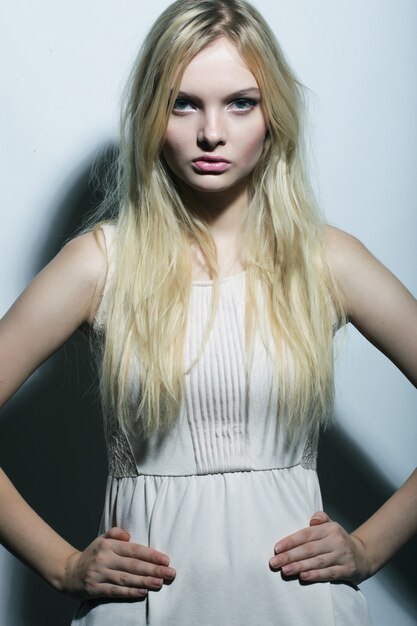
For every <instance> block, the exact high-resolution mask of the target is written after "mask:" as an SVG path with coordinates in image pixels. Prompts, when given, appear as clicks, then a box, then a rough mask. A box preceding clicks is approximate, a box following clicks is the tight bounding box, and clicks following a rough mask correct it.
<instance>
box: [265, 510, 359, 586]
mask: <svg viewBox="0 0 417 626" xmlns="http://www.w3.org/2000/svg"><path fill="white" fill-rule="evenodd" d="M269 564H270V567H271V569H273V570H278V569H280V570H281V572H282V573H283V574H284V575H285V576H298V577H299V578H300V579H301V580H303V581H306V582H325V581H336V580H344V581H346V582H349V583H354V584H357V583H359V582H361V581H363V580H365V578H367V577H368V576H369V567H368V564H367V557H366V549H365V546H364V544H363V543H362V541H361V540H360V539H359V538H358V537H355V535H349V534H348V533H347V532H346V531H345V530H344V529H343V528H342V526H340V524H337V523H336V522H332V521H331V520H330V518H329V516H328V515H327V514H326V513H324V512H323V511H318V512H317V513H314V515H313V516H312V518H311V519H310V527H309V528H303V529H302V530H299V531H298V532H296V533H294V534H292V535H289V536H288V537H285V538H284V539H281V540H280V541H278V542H277V543H276V544H275V556H274V557H273V558H272V559H271V560H270V562H269Z"/></svg>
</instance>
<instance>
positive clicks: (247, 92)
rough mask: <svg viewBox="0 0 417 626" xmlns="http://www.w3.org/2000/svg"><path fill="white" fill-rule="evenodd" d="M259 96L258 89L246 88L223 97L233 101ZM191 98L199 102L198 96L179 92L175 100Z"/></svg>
mask: <svg viewBox="0 0 417 626" xmlns="http://www.w3.org/2000/svg"><path fill="white" fill-rule="evenodd" d="M249 95H252V96H258V97H259V96H260V95H261V92H260V90H259V89H258V87H248V88H247V89H239V91H234V92H233V93H230V94H228V95H227V96H226V97H225V100H234V99H237V98H244V97H245V96H249ZM185 97H187V98H192V99H194V100H199V97H198V96H195V95H193V94H192V93H189V92H187V91H179V92H178V95H177V98H185Z"/></svg>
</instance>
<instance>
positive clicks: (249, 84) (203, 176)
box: [163, 37, 266, 192]
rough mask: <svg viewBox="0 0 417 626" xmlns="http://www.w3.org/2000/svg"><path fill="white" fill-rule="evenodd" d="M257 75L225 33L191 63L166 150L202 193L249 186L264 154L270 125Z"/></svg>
mask: <svg viewBox="0 0 417 626" xmlns="http://www.w3.org/2000/svg"><path fill="white" fill-rule="evenodd" d="M260 100H261V96H260V92H259V87H258V84H257V82H256V79H255V77H254V75H253V74H252V72H251V71H250V70H249V69H248V67H247V65H246V63H245V62H244V61H243V59H242V58H241V57H240V55H239V53H238V51H237V50H236V48H235V46H234V45H233V44H232V43H231V42H230V41H229V40H228V39H226V38H224V37H222V38H220V39H218V40H216V41H215V42H214V43H213V44H211V45H210V46H208V47H207V48H204V50H202V51H201V52H199V53H198V54H197V55H196V56H195V57H194V58H193V59H192V61H191V62H190V64H189V65H188V66H187V67H186V69H185V72H184V75H183V77H182V81H181V86H180V92H179V94H178V97H177V99H176V101H175V104H174V109H173V111H172V113H171V115H170V118H169V122H168V128H167V134H166V139H165V144H164V147H163V155H164V157H165V160H166V162H167V164H168V166H169V168H170V169H171V170H172V172H174V174H175V175H176V176H177V177H178V178H179V179H180V180H181V181H183V182H184V183H186V184H187V185H188V186H189V187H191V188H193V189H195V190H197V191H200V192H221V191H225V190H230V189H231V188H233V187H242V188H246V185H247V180H248V177H249V175H250V173H251V172H252V171H253V169H254V167H255V165H256V164H257V162H258V160H259V157H260V156H261V153H262V147H263V143H264V139H265V134H266V124H265V120H264V117H263V114H262V111H261V107H260Z"/></svg>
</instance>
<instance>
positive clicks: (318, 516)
mask: <svg viewBox="0 0 417 626" xmlns="http://www.w3.org/2000/svg"><path fill="white" fill-rule="evenodd" d="M330 521H331V520H330V517H329V516H328V515H327V513H325V512H324V511H316V513H314V514H313V515H312V517H311V519H310V522H309V524H310V526H317V525H318V524H324V523H325V522H330Z"/></svg>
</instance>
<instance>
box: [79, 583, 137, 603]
mask: <svg viewBox="0 0 417 626" xmlns="http://www.w3.org/2000/svg"><path fill="white" fill-rule="evenodd" d="M148 593H149V591H148V589H137V588H135V587H120V586H119V585H113V584H111V583H102V584H100V585H98V586H97V589H96V590H95V592H94V593H89V595H88V597H89V598H91V597H96V598H118V599H130V600H132V599H135V600H140V599H144V598H146V597H147V595H148Z"/></svg>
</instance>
